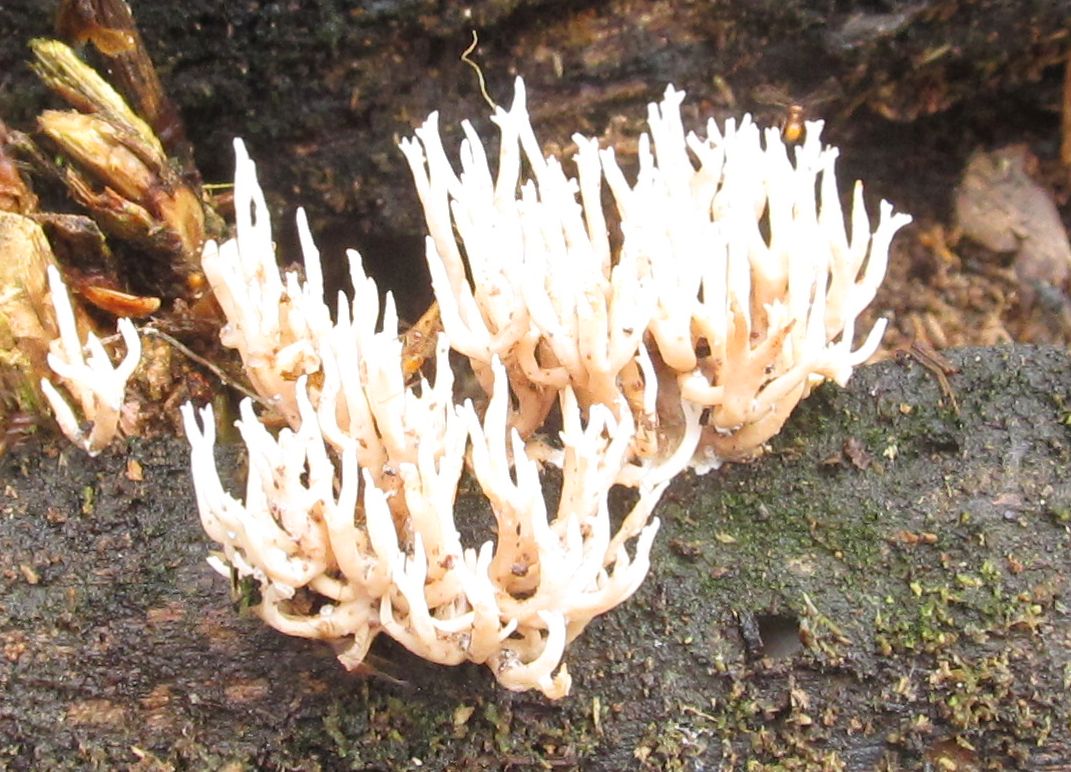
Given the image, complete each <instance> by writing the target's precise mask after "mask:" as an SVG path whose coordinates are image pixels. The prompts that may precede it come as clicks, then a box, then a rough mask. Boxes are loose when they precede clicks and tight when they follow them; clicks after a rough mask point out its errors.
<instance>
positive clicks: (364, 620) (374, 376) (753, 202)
mask: <svg viewBox="0 0 1071 772" xmlns="http://www.w3.org/2000/svg"><path fill="white" fill-rule="evenodd" d="M682 98H683V94H682V93H681V92H678V91H675V90H673V89H672V88H669V89H667V91H666V95H665V98H664V99H663V101H662V102H661V104H659V105H652V106H651V107H650V111H649V124H650V130H651V134H650V137H649V136H648V135H644V136H643V137H641V141H640V145H639V174H638V177H637V180H636V182H635V183H634V184H631V185H630V184H629V183H628V182H627V181H626V179H625V175H624V174H623V173H622V172H621V170H620V168H619V167H618V164H617V161H616V160H615V158H614V154H613V151H612V150H600V149H599V148H598V145H597V143H596V141H595V140H590V139H585V138H583V137H575V141H576V145H577V147H578V151H577V154H576V157H575V163H576V167H577V170H578V176H577V178H576V179H574V178H571V177H569V176H567V174H566V172H565V171H564V169H563V167H562V165H561V163H560V162H559V161H557V160H556V159H554V158H546V157H544V156H543V155H542V151H541V150H540V147H539V144H538V142H537V141H536V139H535V136H534V133H533V131H532V128H531V125H530V123H529V120H528V115H527V112H526V108H525V94H524V87H523V84H522V83H521V81H520V80H518V81H517V94H516V98H515V100H514V104H513V106H512V108H511V109H510V110H509V111H503V110H498V111H497V112H496V114H495V116H494V118H493V120H494V121H495V123H496V124H497V125H498V128H499V130H500V132H501V135H502V136H501V143H500V155H499V160H498V169H497V173H496V174H495V175H493V174H492V172H491V170H490V167H489V164H488V162H487V159H486V157H485V154H484V150H483V146H482V144H481V143H480V141H479V138H478V137H477V135H476V133H475V131H474V130H473V128H472V127H471V126H470V125H469V124H468V123H466V124H464V125H463V128H464V132H465V135H466V140H465V141H464V143H463V144H462V148H461V167H462V171H461V173H460V174H457V173H455V171H454V170H453V168H452V167H451V165H450V162H449V160H448V159H447V156H446V153H445V151H444V150H443V148H442V144H441V142H440V139H439V135H438V129H437V118H436V115H435V114H432V115H431V117H429V119H428V120H427V122H426V123H425V124H424V125H423V127H422V128H420V129H418V130H417V137H416V138H415V139H411V140H407V141H404V142H403V143H402V150H403V152H404V154H405V156H406V158H407V159H408V161H409V164H410V167H411V169H412V171H413V174H414V178H415V180H416V184H417V189H418V193H419V196H420V200H421V202H422V205H423V207H424V212H425V216H426V220H427V224H428V229H429V233H430V236H429V238H428V241H427V258H428V265H429V267H430V269H431V275H432V281H433V285H434V290H435V295H436V298H437V300H438V302H439V305H440V308H441V311H442V318H443V325H444V328H445V334H444V335H443V336H441V337H440V339H439V342H438V347H437V351H436V356H435V378H434V382H428V381H426V380H421V381H420V382H419V383H418V384H411V383H408V382H407V379H406V378H405V376H404V374H403V369H402V359H403V351H402V344H401V341H400V338H399V332H398V320H397V315H396V313H395V309H394V304H393V300H392V298H391V296H390V294H389V293H388V294H387V296H386V301H385V303H384V304H383V306H382V309H381V306H380V298H379V293H378V290H377V288H376V285H375V283H374V282H373V281H372V279H370V278H369V277H367V276H366V275H365V273H364V270H363V268H362V265H361V258H360V256H359V255H358V254H357V253H356V252H352V251H351V252H350V253H349V260H350V274H351V279H352V282H353V287H354V295H353V298H352V299H348V298H346V297H345V296H343V295H342V294H341V293H340V294H339V297H338V304H337V314H336V320H335V321H332V320H331V315H330V313H329V311H328V308H327V306H326V305H325V304H324V302H323V300H322V295H323V281H322V274H321V268H320V262H319V255H318V253H317V251H316V248H315V246H314V245H313V241H312V238H311V236H310V235H309V232H308V228H307V224H306V221H305V218H304V216H303V215H302V214H301V213H300V212H299V215H298V229H299V234H300V238H301V243H302V246H303V251H304V258H305V270H306V280H305V281H301V280H300V279H299V277H298V276H297V275H296V274H294V273H287V274H285V276H283V277H280V275H279V272H278V269H277V268H276V258H275V251H274V247H273V244H272V241H271V228H270V224H269V221H268V215H267V211H266V208H265V206H264V200H263V195H262V194H261V191H260V188H259V187H258V185H257V182H256V177H255V168H254V165H253V163H252V161H250V159H249V157H248V155H247V154H246V152H245V149H244V147H243V146H242V144H241V142H240V141H236V143H235V149H236V152H237V157H238V162H237V172H236V182H235V193H236V209H237V211H238V217H237V237H236V238H235V239H233V240H232V241H229V242H227V243H225V244H223V245H219V246H217V245H215V244H209V245H208V246H207V247H206V248H205V251H204V257H203V262H204V269H205V274H206V276H207V277H208V279H209V281H210V283H211V286H212V289H213V291H214V292H215V293H216V297H217V298H218V299H219V302H220V305H221V307H222V308H223V310H224V312H225V313H226V315H227V320H228V323H227V326H226V328H225V329H224V331H223V334H222V338H223V341H224V343H225V344H226V345H228V346H231V347H234V348H236V349H237V350H238V351H239V352H240V353H241V356H242V359H243V361H244V363H245V366H246V369H247V371H248V372H249V374H250V379H251V380H252V382H253V384H254V386H255V387H256V389H257V390H258V392H259V393H260V394H261V395H262V396H264V397H265V398H267V399H268V400H270V401H271V402H272V403H273V404H274V405H275V406H276V407H277V409H278V410H279V411H280V412H281V413H282V415H284V416H285V417H286V419H287V421H288V423H289V428H285V429H283V430H281V431H280V432H279V433H278V435H277V436H273V435H272V434H271V433H270V432H269V431H268V430H267V429H266V428H265V427H264V426H263V425H262V424H261V423H260V422H259V421H258V419H257V416H256V414H255V413H254V410H253V407H252V404H251V403H250V402H249V401H246V402H245V403H243V405H242V411H241V420H240V421H239V422H238V426H239V428H240V431H241V434H242V437H243V439H244V440H245V443H246V445H247V446H248V448H249V455H250V461H249V479H248V484H247V489H246V494H245V500H244V502H243V501H239V500H237V499H235V498H233V497H232V496H231V495H230V494H228V493H227V492H226V491H225V490H224V488H223V486H222V484H221V482H220V480H219V477H218V475H217V472H216V469H215V464H214V461H213V444H214V434H215V431H214V426H213V419H212V413H211V410H210V409H208V408H204V409H203V410H202V411H201V422H200V425H199V422H198V420H197V418H196V415H195V412H194V409H193V408H192V406H190V405H187V406H185V407H184V408H183V417H184V421H185V425H186V430H187V434H188V436H189V438H190V443H191V448H192V452H191V455H192V459H193V472H194V479H195V482H196V486H197V495H198V504H199V508H200V511H201V517H202V521H203V523H204V527H205V529H206V531H207V532H208V534H209V535H210V536H211V537H212V538H213V539H214V540H216V541H217V542H219V543H220V544H221V545H222V546H223V554H222V560H219V559H217V560H216V565H217V567H218V568H219V569H220V570H222V571H229V570H231V569H233V570H235V571H237V572H238V574H240V575H241V576H243V577H252V578H253V579H254V580H255V581H257V582H258V583H259V585H260V597H261V602H260V604H259V605H258V607H257V608H258V611H259V613H260V615H261V616H262V617H263V618H264V619H265V620H266V621H267V622H268V623H269V624H271V625H273V626H274V627H276V628H278V629H280V630H283V631H285V632H288V633H291V634H294V635H302V636H307V637H313V638H325V639H348V640H349V642H350V643H349V645H348V648H347V649H346V650H345V651H344V652H343V653H342V655H341V656H340V659H342V661H343V662H344V663H345V664H347V665H349V666H354V665H356V664H357V663H359V662H360V661H361V660H362V659H363V657H364V655H365V653H366V652H367V649H368V646H369V644H370V643H371V641H372V639H373V638H374V637H375V636H376V635H377V634H378V633H380V632H386V633H387V634H388V635H390V636H391V637H393V638H395V639H396V640H398V641H400V642H401V643H402V644H403V645H405V646H406V647H407V648H409V649H410V650H412V651H413V652H416V653H417V654H419V655H421V656H423V657H426V658H428V659H430V660H433V661H436V662H441V663H446V664H455V663H459V662H462V661H466V660H468V661H472V662H483V663H486V664H488V665H489V666H490V667H491V669H492V671H493V672H494V674H495V676H496V677H497V678H498V680H499V681H500V682H501V683H503V684H504V685H505V686H507V687H509V688H511V689H529V688H536V689H539V690H540V691H542V692H543V693H544V694H546V695H547V696H548V697H552V698H556V697H560V696H562V695H564V694H565V693H566V692H567V691H568V689H569V685H570V676H569V674H568V672H567V669H566V667H565V665H564V664H561V663H562V657H563V652H564V648H565V645H566V643H567V642H568V641H569V640H571V639H572V638H573V637H575V636H576V635H577V634H579V632H580V631H581V630H582V629H583V627H584V626H585V625H586V624H587V623H588V622H589V621H590V620H591V619H592V618H594V617H595V616H597V615H599V614H601V613H603V612H605V611H607V610H609V609H611V608H613V607H614V606H615V605H617V604H619V603H621V602H622V601H624V600H625V599H626V598H628V597H629V596H630V595H631V594H632V593H633V592H634V591H635V590H636V588H637V587H638V586H639V584H640V582H641V581H642V580H643V578H644V576H645V575H646V573H647V570H648V561H649V554H650V549H651V544H652V541H653V538H654V535H655V532H656V530H657V528H658V520H657V519H654V518H652V517H651V513H652V510H653V508H654V506H655V504H656V503H657V501H658V499H659V497H660V496H661V494H662V491H663V490H664V489H665V487H666V485H667V484H668V482H669V481H670V480H671V479H672V478H673V477H674V476H675V475H676V474H678V473H679V472H680V471H682V470H683V469H685V468H686V467H688V466H689V465H691V466H693V467H694V468H697V469H700V470H703V469H706V468H708V467H710V466H713V465H716V464H717V463H719V462H720V461H721V460H722V459H727V458H741V457H744V456H747V455H751V454H753V453H754V452H756V451H757V450H758V449H760V448H761V446H762V445H763V443H765V441H766V440H767V439H768V438H769V437H770V436H771V435H773V434H774V433H776V432H777V430H778V429H779V428H780V426H781V425H782V423H783V422H784V421H785V419H786V418H787V416H788V414H789V412H790V411H791V409H792V407H793V406H794V405H795V404H796V403H797V402H798V400H799V399H800V398H802V397H803V396H806V394H807V392H808V391H809V390H810V389H811V388H812V387H813V385H814V384H815V383H817V382H819V381H820V380H822V379H824V378H830V379H833V380H836V381H837V382H840V383H843V382H844V381H846V380H847V378H848V376H849V374H850V373H851V369H852V367H853V366H855V365H857V364H859V363H860V362H862V361H864V360H865V359H866V358H867V357H869V356H870V354H871V353H873V351H874V349H875V348H876V347H877V345H878V343H879V340H880V337H881V333H882V330H883V324H881V323H879V324H878V325H877V326H876V327H875V328H874V329H873V330H871V332H870V334H869V335H868V336H867V337H866V339H865V341H864V342H863V343H862V344H861V345H860V346H859V347H858V348H853V338H854V334H855V323H856V318H857V317H858V315H859V313H860V312H861V311H862V310H863V309H864V308H865V306H866V305H867V304H868V303H869V302H870V301H871V299H872V298H873V296H874V293H875V291H876V288H877V286H878V283H879V282H880V281H881V278H882V276H883V274H884V270H885V262H886V255H887V250H888V246H889V242H890V240H891V238H892V236H893V234H894V232H895V231H896V230H897V229H898V228H899V227H901V226H902V225H903V224H904V223H906V222H907V221H908V219H909V218H907V216H906V215H902V214H897V215H893V214H892V211H891V207H890V206H889V205H888V204H885V203H882V206H881V213H880V214H881V216H880V219H879V224H878V227H877V230H876V231H875V232H874V233H873V234H872V233H871V232H870V227H869V221H868V219H867V215H866V212H865V209H864V207H863V202H862V194H861V189H860V188H859V187H858V186H857V187H856V190H855V196H854V200H853V206H852V218H851V230H850V235H849V234H848V233H846V232H845V224H844V218H843V214H842V212H841V208H840V200H839V197H838V194H837V188H836V181H835V179H834V174H833V164H834V161H835V158H836V151H835V150H833V149H831V148H823V147H822V146H821V144H820V142H819V133H820V130H821V124H819V123H812V124H809V125H808V131H807V140H806V141H805V142H804V144H803V145H802V146H800V147H797V148H794V151H793V152H794V156H795V159H794V162H793V160H792V159H791V158H790V150H789V149H788V148H786V147H785V146H784V145H783V144H782V142H781V139H780V136H779V134H778V132H777V131H775V130H767V131H766V132H765V135H764V136H762V135H761V134H760V131H759V129H758V128H757V127H756V126H755V125H754V124H752V123H751V121H750V120H749V119H747V118H745V119H744V120H743V121H742V122H741V124H740V125H739V126H736V125H735V123H734V122H732V121H730V122H728V123H727V124H726V126H725V129H724V131H719V130H718V128H717V126H716V125H715V124H714V123H713V122H710V123H709V124H708V125H707V138H706V139H700V138H699V137H698V136H696V135H695V134H691V133H690V134H687V135H686V134H685V132H684V129H683V126H682V124H681V119H680V111H679V107H680V103H681V100H682ZM652 145H653V148H652ZM525 166H526V167H527V168H528V169H530V170H531V174H532V179H530V180H523V179H522V169H523V168H524V167H525ZM603 180H605V181H606V184H607V187H608V188H609V191H610V193H611V194H612V197H613V200H614V202H615V204H616V207H617V215H618V218H617V219H619V220H620V234H616V235H613V236H611V234H610V232H609V229H608V225H607V220H608V219H609V218H607V217H606V215H605V214H604V212H603V209H602V183H603ZM816 189H817V191H818V200H817V202H816V200H815V191H816ZM455 231H456V233H457V236H456V237H455ZM613 244H620V248H619V249H614V248H613V247H612V245H613ZM381 310H382V314H381ZM381 316H382V321H381V322H379V323H378V324H377V320H379V319H380V317H381ZM451 348H452V349H454V350H456V351H458V352H460V353H462V354H464V355H466V356H467V357H468V358H469V360H470V362H471V363H472V367H473V370H474V372H475V374H476V376H477V378H478V380H479V382H480V384H481V385H482V386H483V388H484V390H485V391H486V393H487V396H488V398H489V401H488V402H487V405H486V407H485V409H483V410H482V412H480V411H477V409H476V408H475V407H474V406H473V404H472V403H471V402H468V401H466V402H465V403H464V404H462V405H458V404H456V402H455V397H454V383H453V375H452V373H451V370H450V362H449V360H448V354H449V350H450V349H451ZM555 404H557V405H558V406H559V409H560V414H561V422H562V429H561V431H560V436H559V441H558V442H557V443H547V442H545V441H543V440H539V439H537V438H535V437H533V436H532V433H533V432H534V431H535V430H536V429H538V428H539V427H540V426H541V425H542V424H543V422H544V419H545V418H546V416H547V415H548V413H549V412H550V411H551V410H552V409H553V407H554V405H555ZM466 458H467V464H468V466H469V468H470V470H471V474H472V476H473V477H474V479H475V480H476V482H477V483H478V484H479V487H480V489H481V490H482V492H483V494H484V496H485V497H486V498H487V500H488V502H489V504H490V511H491V514H490V516H489V517H488V521H489V522H490V523H493V526H492V528H491V532H490V533H491V538H488V539H486V540H483V537H481V536H477V537H476V540H475V541H474V542H472V543H471V544H466V543H464V541H463V536H462V534H463V533H464V534H469V535H471V534H473V533H479V532H480V523H477V522H470V520H471V519H472V515H466V516H465V522H455V517H456V515H455V499H456V496H457V489H458V482H459V479H460V477H461V474H462V471H463V467H464V466H465V465H466ZM537 458H541V459H544V460H545V461H547V462H549V463H552V464H554V465H555V466H557V467H558V468H559V470H560V478H561V494H560V497H559V499H558V502H557V506H556V508H555V507H550V506H548V504H547V503H546V502H545V499H544V495H543V486H542V482H541V479H540V469H539V465H538V464H537V461H536V460H535V459H537ZM618 484H624V485H629V486H632V487H635V488H636V489H637V492H638V495H637V496H636V497H635V504H634V505H633V507H632V510H631V511H630V512H628V513H623V518H622V519H621V520H620V523H621V524H620V526H619V527H618V529H617V530H616V532H615V531H614V528H613V526H612V524H611V522H612V520H611V515H610V511H609V509H610V507H609V504H608V493H609V491H610V489H611V488H612V487H613V486H614V485H618ZM630 551H631V553H632V554H631V557H630V554H629V553H630Z"/></svg>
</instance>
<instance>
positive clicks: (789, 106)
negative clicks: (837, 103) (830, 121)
mask: <svg viewBox="0 0 1071 772" xmlns="http://www.w3.org/2000/svg"><path fill="white" fill-rule="evenodd" d="M839 93H840V88H839V86H837V84H836V82H835V81H826V82H825V83H823V84H822V85H821V86H819V87H818V88H816V89H815V90H814V91H812V92H810V93H809V94H807V95H806V96H804V97H802V98H799V99H795V98H793V97H792V96H790V95H789V93H788V91H786V90H785V89H784V88H781V87H779V86H775V85H773V84H766V85H763V86H759V87H758V88H756V89H755V90H754V91H753V92H751V97H752V99H754V100H755V101H756V102H758V103H759V104H763V105H768V106H770V107H780V108H781V109H782V110H783V112H782V114H781V118H780V120H779V122H778V123H779V125H780V127H781V139H782V140H784V141H785V144H788V145H798V144H799V143H800V142H802V141H803V140H804V139H805V138H806V136H807V125H806V122H807V121H808V120H809V112H810V111H813V110H814V109H815V108H816V107H818V106H819V105H822V104H825V103H826V102H829V101H831V100H833V99H835V98H836V97H837V96H838V94H839Z"/></svg>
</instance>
